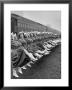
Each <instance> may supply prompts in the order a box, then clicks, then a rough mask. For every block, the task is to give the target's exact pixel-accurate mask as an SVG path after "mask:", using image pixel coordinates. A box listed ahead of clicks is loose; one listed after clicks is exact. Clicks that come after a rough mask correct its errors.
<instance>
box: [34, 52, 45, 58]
mask: <svg viewBox="0 0 72 90" xmlns="http://www.w3.org/2000/svg"><path fill="white" fill-rule="evenodd" d="M34 55H35V56H37V58H41V57H42V56H43V55H40V54H38V53H35V54H34Z"/></svg>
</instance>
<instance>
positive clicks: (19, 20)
mask: <svg viewBox="0 0 72 90" xmlns="http://www.w3.org/2000/svg"><path fill="white" fill-rule="evenodd" d="M46 29H47V27H46V26H44V25H42V24H40V23H37V22H34V21H32V20H29V19H27V18H24V17H21V16H18V15H16V14H11V32H14V33H18V32H20V31H24V32H30V31H40V32H43V31H47V30H46Z"/></svg>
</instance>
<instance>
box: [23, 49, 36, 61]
mask: <svg viewBox="0 0 72 90" xmlns="http://www.w3.org/2000/svg"><path fill="white" fill-rule="evenodd" d="M24 52H25V53H26V54H27V55H28V56H29V58H30V59H31V60H33V61H35V60H37V58H35V57H34V56H33V54H32V53H29V52H28V51H27V50H26V49H24Z"/></svg>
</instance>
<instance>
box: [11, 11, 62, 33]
mask: <svg viewBox="0 0 72 90" xmlns="http://www.w3.org/2000/svg"><path fill="white" fill-rule="evenodd" d="M12 13H15V14H17V15H20V16H23V17H26V18H28V19H31V20H33V21H36V22H39V23H41V24H44V25H47V26H50V27H52V28H54V29H57V30H59V31H61V11H12Z"/></svg>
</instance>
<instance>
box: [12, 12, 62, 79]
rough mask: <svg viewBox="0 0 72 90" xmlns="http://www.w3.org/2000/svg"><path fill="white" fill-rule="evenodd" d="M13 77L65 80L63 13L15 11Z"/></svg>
mask: <svg viewBox="0 0 72 90" xmlns="http://www.w3.org/2000/svg"><path fill="white" fill-rule="evenodd" d="M11 78H12V79H61V11H11Z"/></svg>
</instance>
